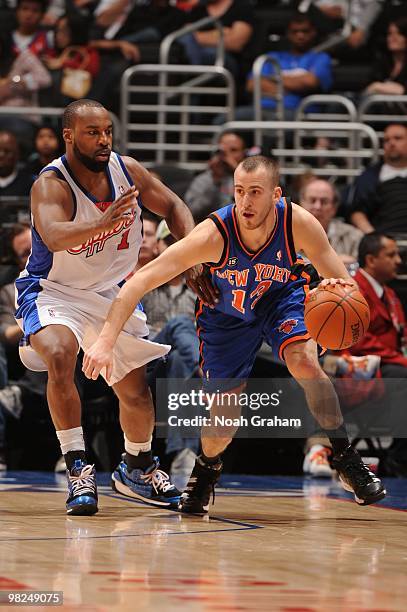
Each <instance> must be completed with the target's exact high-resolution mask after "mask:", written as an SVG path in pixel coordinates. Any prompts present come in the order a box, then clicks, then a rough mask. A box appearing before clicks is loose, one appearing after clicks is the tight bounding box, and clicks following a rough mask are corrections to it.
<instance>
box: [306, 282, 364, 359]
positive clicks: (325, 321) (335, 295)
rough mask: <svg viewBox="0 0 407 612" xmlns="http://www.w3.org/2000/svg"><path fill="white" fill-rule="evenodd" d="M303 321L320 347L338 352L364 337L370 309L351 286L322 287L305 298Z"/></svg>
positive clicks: (358, 292)
mask: <svg viewBox="0 0 407 612" xmlns="http://www.w3.org/2000/svg"><path fill="white" fill-rule="evenodd" d="M304 320H305V325H306V327H307V329H308V331H309V333H310V335H311V337H312V338H313V339H314V340H315V341H316V342H318V344H319V345H320V346H322V347H323V348H327V349H332V350H334V351H338V350H340V349H346V348H349V347H350V346H353V344H356V342H358V341H359V340H360V339H361V338H362V337H363V336H364V335H365V333H366V332H367V329H368V327H369V323H370V310H369V306H368V303H367V302H366V300H365V298H364V297H363V295H362V294H361V293H360V291H358V289H355V288H353V287H350V286H349V285H348V286H344V285H328V286H327V287H321V286H319V287H317V288H316V289H314V290H313V291H310V292H309V293H308V295H307V297H306V299H305V310H304Z"/></svg>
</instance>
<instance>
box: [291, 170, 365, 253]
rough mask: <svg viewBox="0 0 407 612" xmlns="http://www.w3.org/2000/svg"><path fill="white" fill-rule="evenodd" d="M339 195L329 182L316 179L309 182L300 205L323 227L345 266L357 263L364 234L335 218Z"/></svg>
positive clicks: (304, 189) (301, 196) (302, 194)
mask: <svg viewBox="0 0 407 612" xmlns="http://www.w3.org/2000/svg"><path fill="white" fill-rule="evenodd" d="M338 203H339V199H338V194H337V192H336V190H335V188H334V187H333V185H331V183H330V182H329V181H325V180H323V179H317V178H316V179H314V180H310V181H309V182H307V184H306V185H305V186H304V187H303V189H302V191H301V193H300V204H301V206H302V207H303V208H305V209H306V210H308V211H309V212H310V213H311V214H312V215H314V217H315V218H316V219H318V221H319V222H320V224H321V225H322V227H323V228H324V230H325V231H326V233H327V236H328V240H329V242H330V244H331V246H332V248H333V249H334V250H335V251H336V253H337V254H338V255H339V257H340V258H341V259H342V261H343V262H344V263H345V264H351V263H354V262H356V260H357V256H358V248H359V242H360V240H361V238H362V236H363V233H362V232H361V231H360V230H358V229H356V228H355V227H353V226H352V225H349V224H348V223H344V221H342V219H339V218H335V215H336V213H337V210H338Z"/></svg>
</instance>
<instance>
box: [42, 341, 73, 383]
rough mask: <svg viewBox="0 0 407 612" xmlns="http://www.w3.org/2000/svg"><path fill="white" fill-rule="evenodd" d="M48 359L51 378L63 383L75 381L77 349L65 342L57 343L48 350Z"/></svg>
mask: <svg viewBox="0 0 407 612" xmlns="http://www.w3.org/2000/svg"><path fill="white" fill-rule="evenodd" d="M46 360H47V365H48V376H49V379H50V380H52V381H53V382H57V383H59V384H61V385H62V384H64V383H66V382H71V381H73V377H74V371H75V364H76V351H74V350H72V348H70V347H67V346H65V345H64V344H56V345H55V346H52V347H51V348H50V349H49V350H48V351H47V355H46Z"/></svg>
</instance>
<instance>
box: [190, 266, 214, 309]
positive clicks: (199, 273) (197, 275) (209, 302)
mask: <svg viewBox="0 0 407 612" xmlns="http://www.w3.org/2000/svg"><path fill="white" fill-rule="evenodd" d="M185 278H186V281H187V285H188V287H189V288H190V289H192V291H193V292H194V293H196V295H197V296H198V297H199V299H200V300H202V302H203V303H204V304H205V306H209V307H211V308H213V307H214V306H215V304H216V303H217V302H218V301H219V291H218V289H216V287H214V285H213V284H212V280H211V278H210V276H209V274H208V272H207V270H206V269H204V266H203V265H202V264H199V265H197V266H194V267H193V268H190V269H189V270H187V271H186V272H185Z"/></svg>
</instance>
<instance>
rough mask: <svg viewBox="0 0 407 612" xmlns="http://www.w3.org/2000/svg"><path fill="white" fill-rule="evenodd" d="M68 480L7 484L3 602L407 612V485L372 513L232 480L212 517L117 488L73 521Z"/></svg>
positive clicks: (328, 490) (278, 481)
mask: <svg viewBox="0 0 407 612" xmlns="http://www.w3.org/2000/svg"><path fill="white" fill-rule="evenodd" d="M59 478H60V477H59V476H57V477H55V476H54V475H53V474H38V473H28V472H26V473H8V474H6V475H4V476H3V477H1V478H0V490H1V496H0V500H1V502H0V504H1V519H2V520H1V523H0V540H1V544H0V591H3V592H4V591H9V590H12V591H22V592H23V591H29V590H40V591H47V592H49V591H63V595H64V604H63V606H61V607H59V609H63V610H79V609H80V610H82V611H85V612H88V611H89V612H90V611H93V610H94V611H102V610H103V611H104V610H106V611H108V610H137V611H144V610H148V611H150V610H154V611H156V610H158V611H165V612H173V611H174V612H175V611H178V612H179V611H181V612H182V611H184V610H185V611H188V612H189V611H191V612H235V611H236V612H237V611H244V610H256V611H257V610H278V611H280V610H281V611H284V612H311V611H314V610H315V611H321V612H322V611H323V612H327V611H331V610H332V611H341V612H349V611H351V612H355V611H357V612H368V611H369V612H379V611H380V612H385V611H386V612H387V611H389V612H390V611H396V610H397V611H405V610H406V608H407V596H406V566H407V551H406V543H405V541H406V538H405V532H406V526H407V523H406V519H407V516H406V514H404V512H403V510H404V511H405V510H406V509H407V482H406V481H403V480H392V479H390V480H389V481H387V483H386V484H387V488H388V493H389V495H388V497H387V498H386V500H384V501H383V502H382V503H381V504H378V505H376V506H369V507H365V508H361V507H359V506H357V505H356V504H355V503H354V502H352V501H349V500H350V499H351V498H350V496H349V495H348V494H346V493H343V492H342V490H341V489H340V488H339V486H338V485H337V484H336V483H334V482H330V481H328V482H321V481H315V480H305V479H302V478H266V477H264V478H263V477H242V478H240V477H229V478H224V479H223V481H222V483H223V488H221V489H220V490H219V491H218V492H217V495H216V505H215V506H214V507H213V508H212V510H211V517H210V518H208V517H204V518H200V517H192V516H184V515H180V514H178V513H176V512H170V511H166V510H157V509H155V508H151V507H147V506H145V505H143V504H140V503H138V502H135V501H132V500H130V499H126V498H124V497H121V496H118V495H117V494H115V493H113V492H112V491H111V489H110V488H109V486H108V478H107V475H106V476H105V478H104V482H105V485H104V486H99V493H100V511H99V513H98V514H97V515H95V516H93V517H67V516H66V515H65V512H64V508H65V506H64V503H65V496H66V494H65V477H62V479H61V480H56V479H59ZM100 480H102V479H101V478H99V481H100ZM102 482H103V480H102ZM3 600H4V593H3ZM1 609H9V608H6V607H5V606H1ZM23 609H26V607H25V606H24V607H23ZM28 609H29V608H28V607H27V610H28ZM30 609H32V608H31V607H30ZM37 609H38V608H37ZM41 609H42V607H41ZM44 609H45V606H44ZM47 609H48V608H47Z"/></svg>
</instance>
